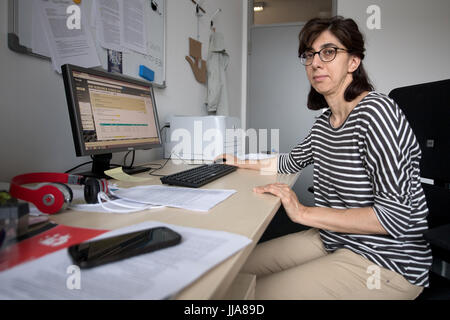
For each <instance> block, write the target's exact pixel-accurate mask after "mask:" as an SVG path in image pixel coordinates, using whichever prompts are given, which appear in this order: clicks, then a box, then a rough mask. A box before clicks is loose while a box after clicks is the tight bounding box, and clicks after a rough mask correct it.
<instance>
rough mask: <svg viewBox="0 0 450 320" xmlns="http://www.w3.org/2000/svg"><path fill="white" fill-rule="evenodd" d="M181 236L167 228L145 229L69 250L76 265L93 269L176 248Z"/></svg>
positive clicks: (84, 243) (83, 244) (94, 241)
mask: <svg viewBox="0 0 450 320" xmlns="http://www.w3.org/2000/svg"><path fill="white" fill-rule="evenodd" d="M180 241H181V235H180V234H178V233H177V232H175V231H173V230H171V229H169V228H167V227H157V228H151V229H145V230H141V231H137V232H132V233H127V234H122V235H119V236H114V237H110V238H105V239H101V240H93V241H87V242H83V243H80V244H77V245H73V246H70V247H69V248H68V251H69V254H70V256H71V257H72V260H73V262H74V264H76V265H78V266H79V267H80V268H92V267H96V266H99V265H102V264H105V263H109V262H113V261H118V260H122V259H125V258H129V257H133V256H136V255H139V254H142V253H148V252H151V251H155V250H158V249H163V248H167V247H170V246H174V245H176V244H178V243H180Z"/></svg>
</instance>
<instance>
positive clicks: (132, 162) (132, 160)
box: [123, 150, 136, 169]
mask: <svg viewBox="0 0 450 320" xmlns="http://www.w3.org/2000/svg"><path fill="white" fill-rule="evenodd" d="M130 152H133V158H132V159H131V164H130V166H126V160H127V157H128V155H129V154H130ZM135 155H136V150H132V151H128V152H127V154H126V155H125V156H124V157H123V167H124V168H127V169H131V168H133V164H134V157H135Z"/></svg>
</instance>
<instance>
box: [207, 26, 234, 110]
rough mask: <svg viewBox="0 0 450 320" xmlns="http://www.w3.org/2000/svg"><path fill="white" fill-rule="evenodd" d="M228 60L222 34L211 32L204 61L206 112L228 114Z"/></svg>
mask: <svg viewBox="0 0 450 320" xmlns="http://www.w3.org/2000/svg"><path fill="white" fill-rule="evenodd" d="M229 60H230V57H229V55H228V53H227V52H226V50H225V41H224V37H223V34H222V33H220V32H211V35H210V37H209V49H208V58H207V61H206V68H207V87H208V91H207V96H206V106H207V110H208V112H216V114H217V115H224V116H228V115H229V109H228V90H227V83H226V73H225V71H226V69H227V67H228V62H229Z"/></svg>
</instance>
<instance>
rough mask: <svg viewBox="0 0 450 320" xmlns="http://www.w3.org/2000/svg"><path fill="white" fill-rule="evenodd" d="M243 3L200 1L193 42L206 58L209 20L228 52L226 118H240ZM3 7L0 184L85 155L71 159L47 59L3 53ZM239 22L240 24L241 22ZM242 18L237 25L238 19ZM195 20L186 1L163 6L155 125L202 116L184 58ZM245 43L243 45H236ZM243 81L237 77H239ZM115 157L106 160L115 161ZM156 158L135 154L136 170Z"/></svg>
mask: <svg viewBox="0 0 450 320" xmlns="http://www.w3.org/2000/svg"><path fill="white" fill-rule="evenodd" d="M244 5H245V6H246V1H245V0H227V1H222V0H208V1H206V2H205V4H204V8H205V10H206V11H207V15H206V16H205V17H203V18H201V26H200V31H201V32H200V41H201V42H202V43H203V56H204V57H206V53H207V46H208V39H209V17H210V16H211V15H212V14H213V13H214V12H215V11H216V9H217V8H221V9H222V12H221V13H220V14H219V15H218V16H217V17H216V19H215V26H216V28H217V31H220V32H222V33H224V36H225V44H226V46H227V50H228V52H229V54H230V59H231V60H230V64H229V67H228V72H227V79H228V88H229V103H230V113H231V115H232V116H237V117H240V116H241V109H242V103H243V101H245V99H243V94H245V90H244V92H243V90H242V83H243V78H244V77H245V74H244V73H243V72H242V62H243V61H244V60H243V57H242V55H243V52H244V50H243V32H242V30H243V24H242V21H243V16H242V14H243V7H244ZM7 14H8V10H7V1H0V111H1V114H0V139H1V140H0V150H1V151H0V152H1V157H0V181H9V180H10V179H11V178H12V177H13V176H14V175H17V174H20V173H25V172H36V171H55V172H63V171H65V170H68V169H70V168H71V167H73V166H75V165H77V164H80V163H82V162H85V161H88V160H90V159H89V158H88V157H85V158H77V157H76V156H75V149H74V146H73V139H72V134H71V129H70V120H69V115H68V111H67V104H66V100H65V94H64V86H63V81H62V77H61V76H60V75H58V74H56V73H55V72H54V71H53V70H52V67H51V65H50V63H49V62H48V61H44V60H40V59H38V58H34V57H30V56H26V55H21V54H18V53H15V52H12V51H10V50H9V49H8V47H7V23H8V21H7V20H8V19H7ZM245 20H246V19H245ZM245 20H244V21H245ZM196 35H197V18H196V16H195V10H194V5H193V4H192V2H191V1H180V0H167V48H166V49H167V56H166V61H167V75H166V80H167V88H166V89H156V91H155V95H156V102H157V105H158V113H159V118H160V123H162V124H163V123H164V122H165V121H166V119H167V117H168V116H169V115H172V114H185V115H204V114H206V110H205V109H204V107H203V103H204V99H205V94H206V87H205V86H204V85H201V84H199V83H198V82H196V80H195V78H194V75H193V73H192V71H191V69H190V66H189V64H188V63H187V61H186V60H185V56H186V55H188V53H189V43H188V38H189V37H193V38H196ZM244 45H246V43H245V44H244ZM244 81H245V79H244ZM123 155H124V154H123V153H120V154H117V155H115V156H114V158H113V162H116V163H117V162H120V161H121V160H122V157H123ZM161 156H162V150H161V149H155V150H151V151H138V152H137V164H139V163H143V162H148V161H151V160H153V159H155V158H158V157H161Z"/></svg>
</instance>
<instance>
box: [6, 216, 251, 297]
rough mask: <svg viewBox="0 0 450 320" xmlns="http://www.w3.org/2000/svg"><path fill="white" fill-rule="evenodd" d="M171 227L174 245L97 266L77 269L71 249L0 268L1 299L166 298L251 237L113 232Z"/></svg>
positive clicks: (137, 227) (149, 224)
mask: <svg viewBox="0 0 450 320" xmlns="http://www.w3.org/2000/svg"><path fill="white" fill-rule="evenodd" d="M157 226H167V227H169V228H171V229H173V230H175V231H176V232H178V233H180V234H181V236H182V242H181V243H180V244H179V245H176V246H174V247H170V248H166V249H163V250H159V251H155V252H151V253H148V254H144V255H140V256H136V257H133V258H129V259H126V260H122V261H119V262H115V263H111V264H107V265H103V266H99V267H96V268H92V269H82V270H80V269H77V268H76V267H75V266H73V265H72V261H71V259H70V257H69V255H68V253H67V250H65V249H64V250H60V251H58V252H55V253H52V254H50V255H47V256H45V257H43V258H40V259H38V260H34V261H32V262H28V263H25V264H22V265H19V266H17V267H15V268H13V269H10V270H7V271H3V272H0V283H1V286H0V299H55V300H66V299H77V300H78V299H80V300H81V299H113V300H118V299H166V298H170V297H171V296H173V295H174V294H176V293H178V292H179V291H180V290H182V289H183V288H185V287H186V286H188V285H189V284H191V283H193V282H194V281H195V280H196V279H198V278H199V277H200V276H201V275H202V274H204V273H205V272H206V271H208V270H210V269H211V268H213V267H214V266H216V265H218V264H219V263H221V262H222V261H224V260H225V259H227V258H228V257H230V256H232V255H233V254H235V253H236V252H238V251H240V250H241V249H243V248H244V247H246V246H247V245H248V244H250V243H251V240H250V239H248V238H246V237H243V236H240V235H236V234H231V233H227V232H222V231H210V230H201V229H196V228H186V227H180V226H174V225H168V224H163V223H158V222H145V223H141V224H139V225H135V226H131V227H127V228H122V229H119V230H115V231H112V232H108V233H105V234H103V235H102V236H100V237H107V236H113V235H117V234H122V233H128V232H133V231H138V230H142V229H147V228H151V227H157Z"/></svg>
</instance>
